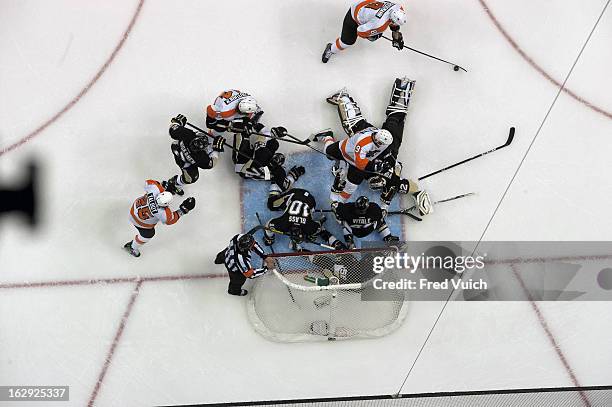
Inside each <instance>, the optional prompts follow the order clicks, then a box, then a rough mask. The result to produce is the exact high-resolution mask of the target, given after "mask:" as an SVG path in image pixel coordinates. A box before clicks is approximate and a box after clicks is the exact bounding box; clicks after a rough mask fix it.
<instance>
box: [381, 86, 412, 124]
mask: <svg viewBox="0 0 612 407" xmlns="http://www.w3.org/2000/svg"><path fill="white" fill-rule="evenodd" d="M414 84H415V81H413V80H410V79H408V78H406V77H404V78H397V79H395V82H393V88H392V89H391V97H390V98H389V104H388V105H387V110H386V111H385V113H386V115H387V117H388V116H391V115H392V114H394V113H401V114H406V113H407V112H408V103H410V96H412V91H413V89H414Z"/></svg>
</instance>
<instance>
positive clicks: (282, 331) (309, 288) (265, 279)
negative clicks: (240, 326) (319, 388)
mask: <svg viewBox="0 0 612 407" xmlns="http://www.w3.org/2000/svg"><path fill="white" fill-rule="evenodd" d="M394 253H395V250H394V249H391V248H382V249H359V250H351V251H337V252H317V253H314V252H311V253H291V254H278V255H275V256H274V259H275V261H276V267H275V269H274V270H273V271H272V272H269V273H267V274H266V275H265V276H262V277H260V278H258V279H257V281H256V282H255V285H254V287H253V289H252V291H251V295H250V297H249V301H248V302H247V308H248V314H249V319H250V320H251V323H252V324H253V326H254V327H255V329H256V330H257V332H259V333H260V334H262V335H263V336H265V337H266V338H268V339H270V340H274V341H280V342H298V341H310V340H334V339H346V338H373V337H379V336H383V335H386V334H388V333H390V332H392V331H393V330H394V329H396V328H397V327H398V326H399V325H400V324H401V322H402V320H403V318H404V317H405V314H406V312H407V304H408V303H407V296H406V294H405V293H404V292H403V291H397V292H393V293H390V294H389V293H385V294H386V295H385V298H384V299H380V300H372V298H376V294H377V293H375V289H374V287H373V281H374V279H375V278H381V277H383V276H381V275H380V274H375V273H374V271H373V262H374V258H375V257H378V256H388V255H393V254H394ZM396 273H397V270H393V269H386V270H385V272H384V279H385V280H387V279H393V280H396V279H397V276H396V275H394V274H396ZM305 278H308V279H309V280H311V281H307V280H306V279H305ZM313 280H314V281H313ZM317 280H318V281H317ZM318 284H327V285H318Z"/></svg>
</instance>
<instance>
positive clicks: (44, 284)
mask: <svg viewBox="0 0 612 407" xmlns="http://www.w3.org/2000/svg"><path fill="white" fill-rule="evenodd" d="M607 259H612V255H609V254H605V255H593V256H564V257H533V258H525V259H521V258H515V259H502V260H492V261H487V262H486V263H487V264H527V263H545V262H551V261H580V260H583V261H596V260H607ZM210 278H227V273H217V274H183V275H176V276H151V277H117V278H99V279H92V280H51V281H36V282H31V283H29V282H23V283H0V290H2V289H5V290H6V289H18V288H53V287H70V286H85V285H97V284H123V283H139V282H142V283H147V282H162V281H184V280H205V279H210Z"/></svg>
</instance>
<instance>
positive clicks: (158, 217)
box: [130, 179, 181, 229]
mask: <svg viewBox="0 0 612 407" xmlns="http://www.w3.org/2000/svg"><path fill="white" fill-rule="evenodd" d="M144 190H145V194H144V195H143V196H141V197H139V198H138V199H136V200H135V201H134V203H133V204H132V208H131V209H130V222H132V224H133V225H134V226H136V227H139V228H143V229H153V228H154V227H155V225H157V222H162V223H165V224H166V225H172V224H173V223H176V222H177V221H178V220H179V218H180V217H181V215H180V214H179V213H178V212H177V211H174V212H172V211H171V210H170V208H167V207H166V208H164V207H161V206H158V205H157V202H156V201H155V199H156V198H157V195H159V194H161V193H162V192H164V191H165V190H164V187H162V185H161V184H160V183H159V182H158V181H155V180H152V179H149V180H147V181H146V183H145V188H144Z"/></svg>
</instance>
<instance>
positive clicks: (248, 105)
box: [238, 96, 257, 114]
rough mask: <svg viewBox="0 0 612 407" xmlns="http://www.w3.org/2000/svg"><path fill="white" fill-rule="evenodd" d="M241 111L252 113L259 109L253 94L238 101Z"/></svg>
mask: <svg viewBox="0 0 612 407" xmlns="http://www.w3.org/2000/svg"><path fill="white" fill-rule="evenodd" d="M238 110H239V111H240V113H244V114H250V113H255V112H256V111H257V101H256V100H255V98H254V97H252V96H247V97H245V98H244V99H242V100H241V101H240V103H238Z"/></svg>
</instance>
